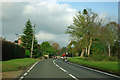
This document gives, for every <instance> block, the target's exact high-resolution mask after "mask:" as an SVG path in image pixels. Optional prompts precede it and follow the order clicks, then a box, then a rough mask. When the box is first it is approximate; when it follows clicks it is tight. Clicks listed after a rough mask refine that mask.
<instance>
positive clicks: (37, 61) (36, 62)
mask: <svg viewBox="0 0 120 80" xmlns="http://www.w3.org/2000/svg"><path fill="white" fill-rule="evenodd" d="M38 62H39V61H37V62H36V63H35V64H34V65H33V66H32V67H31V68H30V69H29V70H28V71H27V72H26V73H25V74H24V75H23V76H22V77H20V79H19V80H22V79H23V78H24V76H26V75H27V74H28V72H30V70H31V69H33V67H35V65H36V64H37V63H38Z"/></svg>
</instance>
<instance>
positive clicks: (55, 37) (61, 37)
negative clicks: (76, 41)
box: [36, 31, 69, 46]
mask: <svg viewBox="0 0 120 80" xmlns="http://www.w3.org/2000/svg"><path fill="white" fill-rule="evenodd" d="M36 37H37V39H38V42H39V43H40V44H41V43H42V42H43V41H53V42H57V43H60V45H61V46H66V45H68V42H69V37H68V35H65V34H53V33H47V32H43V31H40V32H39V33H38V34H36Z"/></svg>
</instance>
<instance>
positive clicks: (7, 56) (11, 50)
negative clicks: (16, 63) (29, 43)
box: [2, 40, 25, 61]
mask: <svg viewBox="0 0 120 80" xmlns="http://www.w3.org/2000/svg"><path fill="white" fill-rule="evenodd" d="M24 57H25V49H24V48H23V47H21V46H19V45H17V44H15V43H12V42H9V41H6V40H2V61H5V60H11V59H16V58H24Z"/></svg>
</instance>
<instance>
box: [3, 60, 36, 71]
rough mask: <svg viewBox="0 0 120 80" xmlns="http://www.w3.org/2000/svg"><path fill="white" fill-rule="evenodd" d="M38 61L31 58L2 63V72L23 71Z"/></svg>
mask: <svg viewBox="0 0 120 80" xmlns="http://www.w3.org/2000/svg"><path fill="white" fill-rule="evenodd" d="M37 61H38V60H35V59H31V58H22V59H12V60H8V61H2V72H5V71H18V70H22V69H25V68H27V67H29V66H30V65H32V64H33V63H35V62H37Z"/></svg>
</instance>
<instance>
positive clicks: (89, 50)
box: [88, 37, 92, 56]
mask: <svg viewBox="0 0 120 80" xmlns="http://www.w3.org/2000/svg"><path fill="white" fill-rule="evenodd" d="M91 45H92V37H91V38H90V44H89V46H88V56H89V55H90V48H91Z"/></svg>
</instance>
